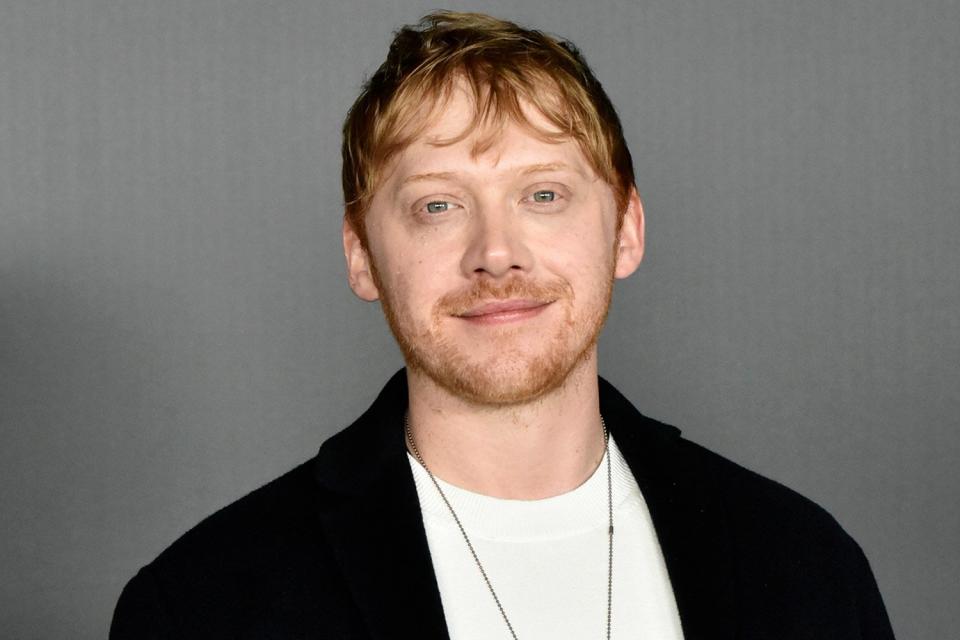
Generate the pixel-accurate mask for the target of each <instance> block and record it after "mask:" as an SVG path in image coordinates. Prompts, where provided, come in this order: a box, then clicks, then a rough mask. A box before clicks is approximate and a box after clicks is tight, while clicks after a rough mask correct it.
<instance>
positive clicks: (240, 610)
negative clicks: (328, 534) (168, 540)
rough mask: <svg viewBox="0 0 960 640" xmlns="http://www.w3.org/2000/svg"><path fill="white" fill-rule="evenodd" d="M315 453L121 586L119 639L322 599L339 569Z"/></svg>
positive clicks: (198, 633)
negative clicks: (325, 525) (322, 519)
mask: <svg viewBox="0 0 960 640" xmlns="http://www.w3.org/2000/svg"><path fill="white" fill-rule="evenodd" d="M312 462H313V461H312V460H311V461H308V462H305V463H303V464H301V465H299V466H298V467H296V468H294V469H292V470H291V471H288V472H287V473H285V474H283V475H282V476H280V477H278V478H276V479H274V480H273V481H271V482H269V483H267V484H265V485H263V486H262V487H260V488H258V489H255V490H254V491H252V492H250V493H249V494H247V495H245V496H244V497H242V498H240V499H239V500H236V501H235V502H233V503H231V504H229V505H227V506H225V507H223V508H222V509H220V510H219V511H217V512H215V513H214V514H212V515H210V516H209V517H207V518H205V519H204V520H202V521H201V522H200V523H199V524H197V525H196V526H195V527H193V528H192V529H190V530H189V531H187V532H186V533H184V534H183V535H182V536H181V537H180V538H179V539H177V540H176V541H175V542H173V544H171V545H170V546H169V547H167V549H165V550H164V551H163V552H162V553H160V554H159V555H158V556H157V557H156V558H155V559H154V560H153V561H152V562H150V563H148V564H147V565H146V566H145V567H143V568H142V569H141V570H140V571H139V572H138V573H137V574H136V575H135V576H134V577H133V578H132V579H131V580H130V582H129V583H128V584H127V585H126V587H125V588H124V590H123V593H122V594H121V597H120V599H119V601H118V603H117V607H116V610H115V611H114V618H113V624H112V628H111V629H112V630H111V638H134V637H144V638H150V637H203V636H204V634H205V633H206V631H211V633H212V630H213V629H217V630H230V629H235V627H236V625H237V624H241V623H242V622H243V621H244V620H247V621H249V619H252V618H249V616H252V615H254V612H263V611H265V610H272V609H276V608H278V607H283V606H288V605H289V603H290V601H291V600H296V599H303V600H304V601H306V602H308V603H309V602H312V601H314V599H317V601H318V602H322V601H323V600H322V599H323V598H324V597H325V595H324V594H325V592H326V591H327V589H328V587H327V586H325V585H326V584H330V583H331V580H334V575H336V574H337V572H336V570H335V569H334V566H335V563H334V562H333V561H332V559H331V558H330V553H329V549H328V548H327V547H326V545H325V544H324V542H323V532H322V530H321V527H320V526H319V522H318V515H317V513H318V504H319V501H320V500H321V498H320V490H319V488H318V487H317V484H316V481H315V479H314V476H313V472H312ZM309 606H311V607H315V606H317V605H314V604H310V605H309ZM258 615H259V613H258ZM154 634H156V635H154ZM164 634H167V635H164ZM206 637H220V636H217V635H216V634H213V635H206Z"/></svg>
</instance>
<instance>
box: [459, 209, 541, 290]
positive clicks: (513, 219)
mask: <svg viewBox="0 0 960 640" xmlns="http://www.w3.org/2000/svg"><path fill="white" fill-rule="evenodd" d="M480 213H481V214H480V215H478V216H476V217H475V218H474V221H473V224H472V225H471V228H470V230H469V232H468V233H469V234H470V236H469V238H468V241H467V246H466V249H465V251H464V254H463V260H462V263H461V268H462V270H463V273H464V275H465V276H467V277H475V276H476V275H479V274H484V273H485V274H487V275H489V276H491V277H493V278H502V277H504V276H508V275H510V274H511V273H513V272H519V271H529V270H530V268H531V267H532V266H533V254H532V253H531V251H530V248H529V247H528V246H527V243H526V241H525V238H524V235H523V229H522V226H521V224H520V223H519V221H518V220H517V212H515V211H510V210H509V209H506V210H497V211H484V212H480Z"/></svg>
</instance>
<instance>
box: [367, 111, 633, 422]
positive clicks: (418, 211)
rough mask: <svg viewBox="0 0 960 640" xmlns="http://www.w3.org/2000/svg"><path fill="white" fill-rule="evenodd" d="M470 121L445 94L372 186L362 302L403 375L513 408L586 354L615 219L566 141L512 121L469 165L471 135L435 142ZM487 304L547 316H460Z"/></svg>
mask: <svg viewBox="0 0 960 640" xmlns="http://www.w3.org/2000/svg"><path fill="white" fill-rule="evenodd" d="M472 115H473V112H472V104H471V102H470V100H469V99H468V98H467V97H466V96H465V95H458V96H456V97H454V98H453V99H452V100H451V102H450V103H449V104H448V106H447V108H446V109H445V110H444V111H443V112H442V113H440V115H439V116H438V117H437V118H436V120H435V122H434V123H433V124H432V125H431V126H430V127H429V128H428V129H427V130H426V131H425V133H424V134H423V135H422V136H421V137H420V138H419V139H418V140H416V141H414V142H413V143H412V144H411V145H410V146H409V147H408V148H407V149H405V150H404V151H403V152H402V153H400V154H399V156H398V157H397V158H396V159H395V161H394V163H393V165H392V167H391V169H390V171H389V173H388V174H387V175H386V177H385V179H384V182H383V184H382V185H380V186H379V187H378V189H377V192H376V194H375V195H374V198H373V200H372V202H371V206H370V209H369V211H368V212H367V214H366V218H365V224H366V230H367V237H368V239H369V246H368V248H367V252H366V254H367V256H368V260H369V263H370V264H369V267H370V275H371V277H372V280H373V283H374V285H375V288H374V289H372V293H370V294H369V295H368V296H367V298H368V299H377V298H379V299H380V301H381V304H382V307H383V310H384V313H385V315H386V317H387V321H388V324H389V326H390V329H391V331H392V332H393V334H394V336H395V337H396V339H397V341H398V343H399V345H400V348H401V350H402V351H403V354H404V357H405V359H406V362H407V365H408V367H410V368H411V369H412V370H416V371H419V372H422V373H424V374H426V375H427V376H429V378H430V379H432V380H433V381H434V382H436V383H437V384H438V385H439V386H440V387H442V388H444V389H446V390H447V391H449V392H451V393H453V394H455V395H456V396H458V397H461V398H463V399H464V400H468V401H471V402H475V403H478V404H484V405H499V406H502V405H511V404H519V403H524V402H529V401H531V400H533V399H536V398H538V397H540V396H542V395H543V394H545V393H547V392H549V391H551V390H553V389H555V388H557V387H558V386H559V385H561V384H562V383H563V382H564V380H565V379H566V378H567V376H568V375H569V373H570V372H571V371H572V370H573V369H574V368H575V367H576V366H577V364H578V363H580V362H582V361H584V360H585V359H587V358H589V357H591V356H592V355H593V354H594V353H595V344H596V339H597V337H598V335H599V332H600V329H601V328H602V326H603V323H604V320H605V318H606V314H607V310H608V308H609V304H610V298H611V294H612V287H613V280H614V276H615V275H616V269H617V254H616V251H615V249H616V244H617V237H616V236H617V215H618V214H617V211H616V204H615V198H614V195H613V191H612V189H611V188H610V186H609V185H607V184H606V183H605V182H604V181H602V180H600V179H599V178H598V177H597V176H596V174H595V173H594V172H593V170H592V169H591V167H590V165H589V163H588V161H587V160H586V158H585V156H584V154H583V153H582V151H581V150H580V148H579V146H577V144H576V143H575V142H573V141H571V140H568V141H564V142H560V143H556V142H546V141H544V140H542V139H540V138H537V137H535V136H533V135H532V134H531V133H530V132H529V130H528V129H527V128H525V127H522V126H520V125H517V124H515V123H512V122H511V123H508V124H507V126H506V127H505V128H504V129H503V131H502V134H501V135H500V137H499V138H498V139H497V141H496V143H495V144H494V145H493V146H491V147H490V148H489V149H488V150H487V151H485V152H484V153H482V154H479V155H477V154H475V153H473V152H472V151H473V149H474V145H475V140H474V138H475V136H468V137H466V138H464V139H463V140H461V141H459V142H457V143H454V144H444V145H438V144H435V141H437V140H444V139H450V138H452V137H454V136H455V135H456V134H457V133H459V132H460V131H462V130H463V128H464V127H465V126H467V125H468V124H469V123H470V121H471V119H472ZM529 116H530V119H531V120H532V121H534V123H535V124H537V125H540V126H542V127H544V128H548V126H549V125H548V123H546V122H545V121H544V120H543V118H542V116H540V115H539V114H537V113H535V112H533V113H529ZM531 167H533V168H534V169H531ZM411 177H413V178H411ZM631 271H632V269H631ZM355 289H356V287H355ZM358 293H359V292H358ZM361 297H364V296H363V295H362V294H361ZM496 300H528V301H530V300H532V301H535V302H537V303H542V304H544V305H546V306H545V307H544V308H543V309H542V310H541V311H539V312H538V313H535V314H517V318H515V319H509V321H503V322H479V321H468V320H467V319H465V318H463V317H460V316H461V315H462V314H464V313H467V312H469V311H470V310H471V309H472V308H475V307H477V306H478V305H482V304H484V303H489V302H490V301H496Z"/></svg>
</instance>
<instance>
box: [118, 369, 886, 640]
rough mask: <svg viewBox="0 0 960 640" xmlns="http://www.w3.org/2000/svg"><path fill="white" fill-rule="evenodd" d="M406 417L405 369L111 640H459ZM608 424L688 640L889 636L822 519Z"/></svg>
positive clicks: (623, 420)
mask: <svg viewBox="0 0 960 640" xmlns="http://www.w3.org/2000/svg"><path fill="white" fill-rule="evenodd" d="M406 404H407V388H406V375H405V371H403V370H401V371H400V372H398V373H397V374H396V375H395V376H394V377H393V378H392V379H391V380H390V382H389V383H388V384H387V386H386V387H385V388H384V389H383V391H382V392H381V393H380V396H379V397H378V398H377V400H376V401H375V402H374V404H373V405H372V406H371V407H370V408H369V409H368V410H367V412H366V413H364V414H363V415H362V416H361V417H360V418H359V419H358V420H357V421H356V422H355V423H353V424H352V425H351V426H350V427H348V428H347V429H345V430H343V431H341V432H340V433H338V434H337V435H335V436H333V437H332V438H330V439H329V440H327V441H326V442H325V443H324V444H323V446H322V447H321V448H320V451H319V453H318V454H317V455H316V457H314V458H313V459H312V460H310V461H308V462H306V463H304V464H302V465H300V466H299V467H297V468H295V469H293V470H292V471H290V472H288V473H286V474H285V475H283V476H281V477H280V478H278V479H276V480H274V481H273V482H271V483H269V484H267V485H266V486H264V487H261V488H260V489H258V490H256V491H254V492H253V493H251V494H249V495H247V496H246V497H244V498H242V499H240V500H238V501H237V502H235V503H233V504H232V505H230V506H228V507H226V508H224V509H222V510H220V511H219V512H217V513H215V514H214V515H212V516H210V517H209V518H207V519H206V520H204V521H203V522H202V523H200V524H199V525H198V526H196V527H195V528H194V529H192V530H191V531H189V532H188V533H186V534H185V535H184V536H183V537H181V538H180V539H179V540H177V541H176V542H175V543H174V544H173V545H171V546H170V547H169V548H168V549H167V550H165V551H164V552H163V553H161V554H160V556H159V557H157V559H155V560H154V561H153V562H151V563H150V564H148V565H147V566H145V567H144V568H143V569H141V570H140V572H139V573H137V575H136V576H135V577H134V578H133V579H132V580H131V581H130V582H129V584H127V586H126V588H125V589H124V590H123V593H122V595H121V596H120V601H119V602H118V604H117V608H116V611H115V612H114V618H113V625H112V627H111V630H110V637H111V638H112V639H113V640H128V639H130V640H132V639H134V638H136V639H138V640H139V639H148V638H204V639H206V640H210V639H215V638H258V639H263V638H277V639H279V638H284V639H290V638H330V639H333V638H344V639H345V638H381V639H383V638H428V639H432V638H438V639H445V638H448V635H447V630H446V625H445V621H444V615H443V608H442V605H441V601H440V594H439V591H438V588H437V582H436V578H435V576H434V573H433V567H432V564H431V559H430V552H429V548H428V546H427V539H426V534H425V532H424V527H423V521H422V519H421V515H420V505H419V501H418V498H417V492H416V487H415V485H414V481H413V475H412V473H411V471H410V467H409V464H408V462H407V458H406V448H405V444H404V435H403V415H404V411H405V409H406ZM600 410H601V412H602V414H603V416H604V418H605V421H606V423H607V426H608V428H609V430H610V433H611V434H612V435H613V437H614V438H615V439H616V442H617V446H618V447H619V448H620V450H621V452H622V453H623V455H624V457H625V458H626V460H627V462H628V463H629V466H630V469H631V470H632V471H633V474H634V476H635V477H636V479H637V483H638V485H639V486H640V490H641V491H642V493H643V496H644V498H645V500H646V502H647V505H648V507H649V509H650V514H651V516H652V518H653V523H654V526H655V528H656V531H657V536H658V538H659V541H660V546H661V548H662V550H663V555H664V558H665V560H666V565H667V570H668V573H669V575H670V580H671V583H672V585H673V590H674V594H675V596H676V600H677V607H678V609H679V612H680V619H681V622H682V625H683V632H684V636H685V638H686V639H687V640H695V639H706V638H710V639H712V640H721V639H732V638H742V639H759V638H769V639H771V640H792V639H800V638H804V639H814V638H817V639H824V640H827V639H829V640H846V639H850V640H853V639H856V638H860V639H867V638H869V639H871V640H873V639H888V638H893V632H892V631H891V628H890V623H889V620H888V619H887V614H886V612H885V610H884V607H883V602H882V600H881V598H880V594H879V592H878V590H877V586H876V583H875V581H874V578H873V575H872V574H871V572H870V567H869V565H868V564H867V560H866V558H865V557H864V555H863V553H862V552H861V550H860V548H859V547H858V546H857V544H856V543H855V542H854V541H853V540H852V539H851V538H850V537H849V536H848V535H847V534H846V533H845V532H844V531H843V530H842V529H841V528H840V526H839V525H838V524H837V523H836V521H835V520H834V519H833V518H832V517H830V515H828V514H827V513H826V512H825V511H824V510H822V509H821V508H820V507H818V506H817V505H815V504H813V503H812V502H810V501H809V500H807V499H805V498H803V497H801V496H799V495H798V494H796V493H794V492H792V491H790V490H789V489H786V488H784V487H783V486H781V485H779V484H777V483H775V482H773V481H771V480H767V479H765V478H762V477H760V476H758V475H756V474H754V473H752V472H750V471H747V470H746V469H743V468H742V467H739V466H737V465H736V464H734V463H732V462H730V461H728V460H725V459H723V458H721V457H720V456H717V455H716V454H713V453H711V452H709V451H707V450H705V449H703V448H701V447H699V446H697V445H695V444H693V443H691V442H688V441H686V440H684V439H683V438H681V437H680V432H679V431H678V430H677V429H676V428H674V427H670V426H667V425H664V424H661V423H658V422H656V421H654V420H651V419H649V418H646V417H644V416H642V415H641V414H640V413H639V412H638V411H637V410H636V409H635V408H634V407H633V406H632V405H631V404H630V403H629V402H628V401H627V400H626V399H625V398H624V397H623V396H622V395H620V393H619V392H618V391H617V390H616V389H614V388H613V387H612V386H611V385H610V384H609V383H607V382H606V381H604V380H602V379H601V380H600ZM504 637H507V634H506V631H505V633H504Z"/></svg>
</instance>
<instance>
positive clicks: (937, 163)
mask: <svg viewBox="0 0 960 640" xmlns="http://www.w3.org/2000/svg"><path fill="white" fill-rule="evenodd" d="M448 6H451V7H454V8H472V9H475V10H485V11H489V12H492V13H495V14H498V15H501V16H504V17H509V18H513V19H516V20H519V21H522V22H525V23H527V24H534V25H537V26H540V27H541V28H543V29H545V30H548V31H551V32H554V33H559V34H562V35H565V36H568V37H570V38H572V39H573V40H574V41H575V42H577V43H578V44H579V45H580V46H581V48H582V49H583V50H584V51H585V53H586V55H587V57H588V59H589V60H590V61H591V62H592V64H593V66H594V68H595V69H596V71H597V73H598V75H599V76H600V78H601V80H602V81H603V82H604V83H605V85H606V86H607V87H608V89H609V92H610V93H611V95H612V97H613V99H614V102H615V103H616V104H617V105H618V107H619V109H620V112H621V115H622V117H623V120H624V123H625V126H626V130H627V135H628V138H629V141H630V143H631V145H632V149H633V152H634V156H635V160H636V166H637V175H638V179H639V186H640V190H641V192H642V195H643V196H644V199H645V202H646V206H647V214H648V234H649V240H648V242H649V247H648V254H647V258H646V261H645V263H644V265H643V266H642V267H641V269H640V271H639V273H638V274H637V275H635V276H634V277H633V278H632V279H631V280H629V281H626V282H621V283H620V284H619V285H618V288H617V291H616V294H615V302H614V309H613V313H612V316H611V318H610V323H609V326H608V330H607V332H606V334H605V337H604V338H603V342H602V344H601V363H602V364H601V366H602V370H603V373H604V374H605V375H606V376H607V377H608V378H610V379H611V380H612V381H613V382H614V383H616V384H617V385H619V386H620V387H621V389H622V390H623V391H624V392H625V393H626V394H627V395H628V396H629V397H631V398H632V399H633V400H634V401H635V402H636V404H637V405H638V406H639V407H640V408H641V410H643V411H644V412H646V413H648V414H649V415H652V416H654V417H656V418H659V419H662V420H665V421H667V422H671V423H674V424H677V425H678V426H680V427H682V428H683V429H684V431H685V433H686V435H687V436H688V437H689V438H691V439H693V440H695V441H698V442H701V443H703V444H705V445H707V446H708V447H711V448H713V449H715V450H717V451H719V452H721V453H723V454H725V455H727V456H728V457H731V458H733V459H734V460H736V461H738V462H740V463H742V464H745V465H747V466H749V467H751V468H753V469H755V470H757V471H760V472H762V473H764V474H766V475H769V476H772V477H773V478H776V479H778V480H780V481H782V482H784V483H785V484H787V485H789V486H791V487H794V488H796V489H798V490H799V491H801V492H802V493H804V494H806V495H808V496H810V497H811V498H813V499H814V500H816V501H818V502H820V503H821V504H823V505H824V506H825V507H826V508H827V509H828V510H830V511H831V512H832V513H833V514H834V515H835V516H836V517H837V518H838V519H839V520H840V522H841V523H842V524H843V525H844V526H845V527H846V528H847V529H848V530H849V531H850V532H851V533H852V534H853V536H854V537H855V538H856V539H857V540H858V541H859V542H860V543H861V544H862V546H863V547H864V548H865V550H866V552H867V555H868V557H869V558H870V559H871V561H872V564H873V567H874V569H875V572H876V575H877V579H878V581H879V584H880V587H881V589H882V591H883V593H884V595H885V598H886V601H887V605H888V608H889V611H890V614H891V617H892V620H893V624H894V627H895V628H896V630H897V632H898V634H899V636H900V637H901V638H918V639H929V640H934V639H936V640H942V639H943V638H947V637H954V634H955V633H956V630H957V629H958V628H960V607H957V606H956V605H957V603H958V602H960V587H958V584H960V581H958V579H957V576H958V575H960V552H958V549H960V500H958V490H960V474H958V471H957V464H956V461H957V460H958V458H960V455H958V454H960V435H958V427H960V420H958V414H960V366H958V362H960V327H958V325H960V320H958V318H960V297H958V291H960V257H958V249H960V206H958V202H960V197H958V196H960V193H958V191H960V187H958V185H960V179H958V178H960V74H958V73H957V67H958V62H960V44H958V43H960V3H958V2H956V1H935V0H917V1H913V2H903V1H899V0H849V1H847V2H826V1H807V2H795V1H790V0H700V1H697V0H646V1H644V2H639V3H634V2H612V1H601V0H591V1H590V2H582V1H578V2H563V3H557V2H548V1H546V0H542V1H537V2H525V3H518V2H515V1H502V2H475V3H470V4H469V5H468V4H466V3H461V2H453V3H450V5H448ZM431 8H433V6H432V5H431V4H430V3H427V2H404V3H397V2H387V1H382V2H376V3H373V2H370V3H363V4H362V5H360V4H357V5H350V3H346V2H343V3H341V2H316V1H306V0H302V1H294V0H288V1H283V2H280V1H272V2H267V1H263V0H259V1H254V0H249V1H244V2H241V1H227V0H219V1H218V0H165V1H163V2H160V1H153V2H151V1H149V0H126V1H120V0H115V1H108V0H59V1H52V0H23V1H16V0H4V1H3V2H2V3H0V420H2V434H0V438H2V442H0V545H2V549H0V576H2V579H0V636H2V637H9V638H96V637H103V636H104V635H105V634H106V630H107V627H108V623H109V618H110V614H111V611H112V608H113V605H114V602H115V601H116V598H117V596H118V594H119V592H120V589H121V587H122V585H123V583H124V582H125V581H126V580H127V579H128V578H129V577H130V576H131V575H132V574H133V573H134V571H135V570H136V569H137V568H138V567H139V566H140V565H142V564H143V563H145V562H147V561H148V560H150V559H151V558H152V557H153V556H154V555H155V554H157V553H158V552H159V551H160V550H161V549H163V548H164V547H165V546H166V545H167V544H168V543H169V542H171V541H172V540H173V539H174V538H176V537H177V536H178V535H179V534H180V533H182V532H183V531H185V530H186V529H187V528H188V527H190V526H191V525H192V524H194V523H196V522H197V521H198V520H199V519H201V518H202V517H203V516H205V515H207V514H209V513H210V512H211V511H213V510H214V509H216V508H218V507H220V506H222V505H224V504H226V503H228V502H230V501H232V500H234V499H235V498H238V497H240V496H241V495H242V494H244V493H246V492H247V491H249V490H251V489H253V488H255V487H257V486H258V485H260V484H262V483H263V482H265V481H267V480H268V479H270V478H272V477H274V476H276V475H278V474H279V473H281V472H283V471H285V470H286V469H288V468H290V467H292V466H293V465H294V464H296V463H298V462H300V461H301V460H303V459H305V458H306V457H308V456H310V455H312V454H313V452H314V451H315V450H316V448H317V447H318V446H319V444H320V443H321V442H322V441H323V440H324V439H325V438H326V437H327V436H328V435H330V434H332V433H333V432H335V431H336V430H338V429H339V428H341V427H342V426H344V425H345V424H346V423H347V422H349V421H350V419H351V418H352V417H354V416H356V415H357V414H358V413H359V412H360V411H361V410H362V409H363V408H364V407H365V406H366V405H367V403H369V402H370V401H371V399H372V398H373V397H374V395H375V393H376V391H377V389H378V388H379V386H380V384H381V383H382V382H383V381H385V380H386V378H387V377H388V375H389V374H390V373H391V372H392V371H393V370H394V369H395V368H397V367H398V366H399V365H400V364H401V360H400V357H399V354H398V352H397V350H396V349H395V348H394V347H393V344H392V341H391V339H390V337H389V335H388V333H387V331H386V329H385V325H384V323H383V321H382V320H381V318H380V313H379V309H378V308H377V307H376V306H372V305H365V304H363V303H361V302H360V301H358V300H356V299H354V298H353V297H352V294H350V292H349V290H348V288H347V286H346V282H345V279H344V268H343V265H342V254H341V249H340V244H339V242H340V241H339V217H340V215H341V195H340V192H339V187H338V184H339V183H338V171H339V160H338V149H339V125H340V121H341V118H342V117H343V115H344V113H345V111H346V109H347V107H348V105H349V103H350V102H351V101H352V98H353V97H354V96H355V94H356V92H357V91H358V89H359V86H360V83H361V81H362V80H363V78H364V77H365V76H366V75H367V74H369V73H371V72H372V70H373V69H374V68H375V67H376V65H377V64H378V63H379V62H380V60H381V59H382V57H383V56H384V55H385V52H386V46H387V42H388V38H389V34H390V32H391V31H392V30H393V29H394V28H395V27H397V26H398V25H400V24H402V23H405V22H411V21H415V20H416V19H417V18H418V17H419V16H420V15H421V14H422V13H424V12H425V11H427V10H428V9H431Z"/></svg>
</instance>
